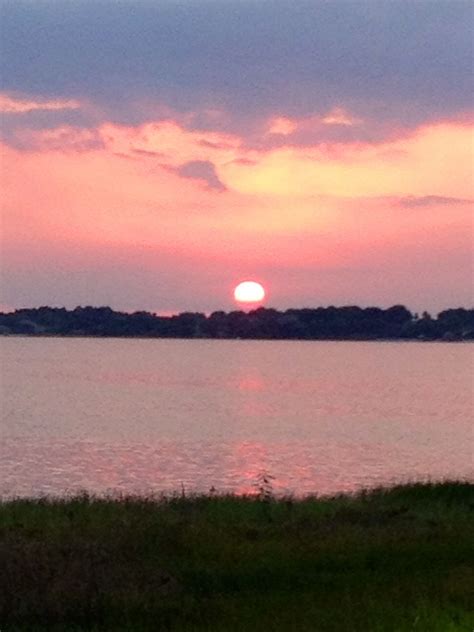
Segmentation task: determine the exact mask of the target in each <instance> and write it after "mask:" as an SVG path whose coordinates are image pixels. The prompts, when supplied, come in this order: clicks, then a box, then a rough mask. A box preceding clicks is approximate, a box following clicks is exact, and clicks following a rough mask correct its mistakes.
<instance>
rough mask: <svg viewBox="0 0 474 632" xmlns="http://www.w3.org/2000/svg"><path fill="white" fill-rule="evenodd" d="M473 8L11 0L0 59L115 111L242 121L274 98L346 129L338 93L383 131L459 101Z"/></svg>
mask: <svg viewBox="0 0 474 632" xmlns="http://www.w3.org/2000/svg"><path fill="white" fill-rule="evenodd" d="M472 16H473V10H472V3H471V2H470V0H456V2H429V1H425V0H421V1H420V2H416V3H410V5H409V7H407V3H406V2H405V1H404V0H394V1H393V2H379V3H374V2H327V1H325V0H311V1H309V0H302V1H301V2H298V3H296V5H295V3H294V2H293V1H292V0H280V1H279V2H241V1H240V0H226V2H215V0H200V1H199V2H174V1H170V2H161V3H151V2H148V1H145V0H136V2H133V3H132V2H131V1H128V2H127V1H126V2H106V1H103V0H101V1H98V2H94V3H91V2H89V1H87V0H77V1H76V2H74V4H73V6H71V3H70V2H67V0H45V1H44V2H35V3H32V2H30V1H29V0H17V1H15V2H8V3H6V4H5V6H4V7H3V10H2V20H3V30H2V68H1V70H0V71H1V74H2V81H3V83H4V85H5V89H6V90H8V92H9V93H11V94H30V95H40V96H41V100H42V101H46V102H51V103H55V102H63V103H68V102H70V101H71V102H75V101H76V100H79V101H82V100H85V101H87V102H88V103H94V104H95V105H96V106H97V110H98V111H100V112H101V113H102V116H103V120H109V121H113V122H115V123H121V124H132V125H137V124H141V123H144V122H146V121H149V120H153V119H155V120H156V118H157V116H156V109H157V108H158V107H162V108H163V107H168V108H170V109H171V110H173V111H176V112H180V113H182V115H183V116H187V115H188V114H189V113H192V112H199V113H201V114H199V116H197V117H195V119H194V121H193V123H192V124H193V125H195V126H196V127H199V126H204V125H208V126H210V127H211V128H213V129H216V130H220V131H223V130H225V131H233V132H238V133H241V134H244V132H245V134H244V135H246V134H247V133H248V132H249V130H252V129H253V128H254V126H255V125H256V124H257V123H258V122H259V121H262V120H268V119H269V118H271V117H273V116H275V110H276V109H277V110H278V115H279V116H281V117H287V118H289V119H301V118H305V117H308V116H313V115H314V114H315V113H319V114H320V116H323V117H326V118H327V119H328V120H331V119H332V121H333V122H332V123H331V124H328V125H327V127H332V128H336V127H339V128H347V129H346V132H347V131H348V129H349V128H350V127H351V126H349V125H347V123H344V120H350V119H345V117H344V116H340V115H338V114H337V112H336V114H334V112H333V114H332V115H328V112H329V113H330V112H331V111H332V110H333V108H335V107H338V108H344V110H346V111H347V112H351V113H355V116H356V117H357V118H362V119H363V120H364V121H371V123H372V125H374V126H378V127H377V129H378V131H379V133H380V134H381V133H390V131H391V130H392V129H393V128H400V127H409V128H413V127H417V126H419V125H420V124H422V123H425V122H428V121H431V122H432V121H435V120H439V119H446V118H448V117H452V116H457V115H458V114H459V113H460V112H463V111H466V110H469V109H471V107H472V61H471V60H472V33H471V25H472ZM401 42H402V43H403V44H401ZM71 50H74V51H75V54H74V55H71ZM31 51H40V52H41V54H35V55H32V54H31ZM37 100H38V99H37V98H36V97H35V99H34V101H35V103H36V101H37ZM154 111H155V113H154ZM351 117H352V115H351ZM352 127H353V128H357V129H353V132H352V133H354V134H355V133H357V134H362V133H363V130H362V126H360V129H359V126H352ZM339 132H341V130H339ZM364 133H365V134H367V133H368V132H367V131H366V130H365V131H364Z"/></svg>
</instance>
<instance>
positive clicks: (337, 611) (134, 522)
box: [0, 482, 474, 632]
mask: <svg viewBox="0 0 474 632" xmlns="http://www.w3.org/2000/svg"><path fill="white" fill-rule="evenodd" d="M473 518H474V485H473V484H469V483H465V482H446V483H437V484H435V483H431V484H410V485H403V486H397V487H393V488H391V489H379V490H374V491H371V492H364V493H360V494H358V495H355V496H337V497H334V498H321V499H317V498H306V499H301V500H295V499H281V500H274V499H272V498H270V497H269V494H268V493H263V494H261V495H260V498H251V497H237V496H212V495H210V496H197V497H188V498H184V497H173V498H168V499H161V500H160V499H153V498H133V497H132V498H120V499H99V498H91V497H88V496H81V497H75V498H70V499H63V500H57V499H50V500H48V499H40V500H12V501H4V502H3V503H0V629H1V630H2V632H6V631H10V630H11V631H15V630H16V631H20V630H28V632H30V631H31V632H35V631H42V630H48V631H49V630H58V631H59V630H61V631H63V630H67V631H69V630H70V631H71V632H74V631H76V632H79V631H86V630H87V631H88V632H93V631H94V630H97V631H98V630H124V631H125V630H127V631H128V630H143V631H146V630H150V631H151V630H173V631H174V630H176V631H180V630H217V631H224V632H225V631H227V630H229V631H238V632H245V631H247V630H248V631H252V632H254V631H256V632H258V631H260V630H262V631H267V630H268V631H273V630H274V631H279V630H291V631H300V630H301V631H306V630H308V631H311V632H326V631H328V632H329V631H341V632H342V631H344V632H346V631H347V632H352V631H354V632H356V631H363V632H372V631H374V632H378V631H380V632H382V631H383V632H388V631H390V632H404V631H405V630H414V631H415V632H419V631H429V632H455V631H456V632H457V631H469V632H472V630H473V629H474V612H473V604H474V550H473V543H474V520H473Z"/></svg>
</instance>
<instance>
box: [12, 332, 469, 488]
mask: <svg viewBox="0 0 474 632" xmlns="http://www.w3.org/2000/svg"><path fill="white" fill-rule="evenodd" d="M0 349H1V362H2V364H1V377H2V383H1V386H2V406H1V439H2V441H1V445H0V459H1V460H0V494H1V495H3V496H10V495H21V496H25V495H26V496H31V495H38V494H64V493H69V492H76V491H78V490H87V491H89V492H94V493H104V492H112V491H114V492H116V491H119V492H133V493H135V492H141V493H144V492H145V493H148V492H161V491H164V492H170V491H176V490H178V491H180V490H181V489H182V487H184V488H185V490H187V491H189V492H191V491H201V492H206V491H209V489H210V488H211V487H214V488H215V489H216V490H217V491H218V492H226V491H233V492H238V493H245V492H252V491H254V490H255V487H254V484H255V482H256V480H257V478H258V476H259V473H261V472H262V471H265V472H268V473H270V474H272V475H273V476H274V477H275V480H274V487H275V490H276V491H277V492H285V493H295V494H306V493H310V492H317V493H333V492H339V491H348V490H355V489H357V488H360V487H368V486H373V485H378V484H386V483H391V482H394V481H407V480H414V479H416V480H421V479H426V478H432V479H442V478H446V477H457V478H458V477H463V478H466V477H468V478H472V477H473V476H474V468H473V450H472V447H473V442H472V439H473V430H472V422H471V419H473V418H474V415H473V413H474V392H473V381H472V375H473V370H472V369H473V351H474V346H472V345H470V344H449V343H400V342H394V343H387V342H380V343H379V342H370V343H365V342H293V341H213V340H209V341H205V340H136V339H135V340H131V339H129V340H119V339H102V340H100V339H86V338H83V339H64V338H63V339H61V338H56V339H54V338H21V337H15V338H2V339H1V340H0Z"/></svg>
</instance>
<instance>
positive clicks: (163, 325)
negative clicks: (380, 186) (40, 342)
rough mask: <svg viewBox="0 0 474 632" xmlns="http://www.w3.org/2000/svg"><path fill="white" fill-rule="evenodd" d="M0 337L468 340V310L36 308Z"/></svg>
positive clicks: (5, 316) (472, 328)
mask: <svg viewBox="0 0 474 632" xmlns="http://www.w3.org/2000/svg"><path fill="white" fill-rule="evenodd" d="M0 335H4V336H15V335H21V336H35V337H38V336H44V337H68V338H79V337H94V338H143V339H198V340H214V339H217V340H316V341H322V340H332V341H336V340H341V341H364V342H369V341H377V342H382V341H383V342H385V341H403V340H407V341H408V340H411V341H419V342H425V341H443V342H465V341H472V340H474V309H465V308H461V307H460V308H454V309H447V310H444V311H442V312H440V313H439V314H438V315H437V316H436V317H432V316H431V315H430V314H429V313H427V312H423V313H422V314H421V316H420V315H419V314H417V313H412V312H411V311H410V310H408V309H407V308H406V307H405V306H404V305H394V306H392V307H389V308H387V309H382V308H379V307H368V308H361V307H357V306H346V307H333V306H330V307H317V308H301V309H287V310H285V311H279V310H276V309H271V308H264V307H259V308H258V309H255V310H252V311H247V312H244V311H238V310H235V311H231V312H223V311H217V312H213V313H212V314H210V315H206V314H203V313H200V312H183V313H181V314H176V315H174V316H158V315H156V314H152V313H149V312H134V313H124V312H116V311H114V310H112V309H111V308H110V307H76V308H75V309H74V310H67V309H65V308H53V307H40V308H33V309H19V310H16V311H14V312H10V313H0Z"/></svg>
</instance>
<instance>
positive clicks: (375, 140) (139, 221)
mask: <svg viewBox="0 0 474 632" xmlns="http://www.w3.org/2000/svg"><path fill="white" fill-rule="evenodd" d="M473 19H474V5H472V3H471V2H470V1H466V2H464V1H463V0H449V1H443V2H441V1H433V0H429V1H427V2H425V1H423V0H420V1H417V2H408V1H403V2H400V1H399V0H394V1H390V2H388V1H384V0H372V1H370V2H367V1H364V0H357V1H355V2H352V1H343V0H335V1H333V2H318V1H316V0H312V1H311V2H306V1H299V0H292V1H291V2H290V1H288V2H286V1H285V2H284V1H277V0H273V1H271V0H253V1H252V2H251V1H246V0H243V1H242V0H239V1H234V0H214V1H208V0H199V2H198V1H193V0H181V1H179V2H178V1H173V0H167V1H166V0H164V1H163V2H151V1H149V2H144V1H140V0H134V2H131V1H130V2H117V1H109V2H100V1H97V0H94V1H93V2H92V1H88V2H85V1H81V0H76V1H75V2H74V3H71V2H66V1H65V0H62V1H61V0H56V1H54V2H44V1H42V0H39V1H35V2H33V1H29V2H22V1H18V0H15V1H11V2H3V4H2V32H1V39H0V48H1V58H2V68H1V75H2V78H3V85H2V91H1V94H0V111H1V112H2V140H1V143H2V176H1V178H2V185H3V193H2V218H3V220H2V232H3V247H2V268H3V273H2V274H3V279H2V286H3V287H2V297H1V299H0V301H1V303H2V305H3V306H4V307H6V308H16V307H24V306H31V307H33V306H39V305H45V304H48V305H59V306H62V305H65V306H67V307H74V306H76V305H78V304H83V305H85V304H92V305H110V306H111V307H113V308H117V309H124V310H127V311H133V310H136V309H147V310H151V311H158V312H173V311H183V310H201V311H212V310H214V309H230V308H232V306H233V301H232V292H233V289H234V287H235V285H236V284H237V283H238V282H239V281H241V280H243V279H247V278H252V279H256V280H258V281H260V282H262V283H263V284H264V286H265V288H266V290H267V294H268V303H267V304H268V305H271V306H274V307H279V308H286V307H303V306H317V305H328V304H335V305H343V304H360V305H380V306H387V305H391V304H393V303H405V304H406V305H407V306H408V307H410V308H412V309H414V310H419V309H429V310H432V311H434V312H436V311H439V310H440V309H443V308H445V307H448V306H458V305H463V306H470V305H471V304H472V302H473V254H472V253H473V247H474V241H473V230H474V225H473V217H474V215H473V212H474V210H473V209H474V207H473V198H474V184H473V159H474V155H473V138H474V137H473V128H474V116H473V111H472V103H471V100H472V88H473V81H472V79H473V67H472V66H473V47H472V39H471V38H472V24H473Z"/></svg>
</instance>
